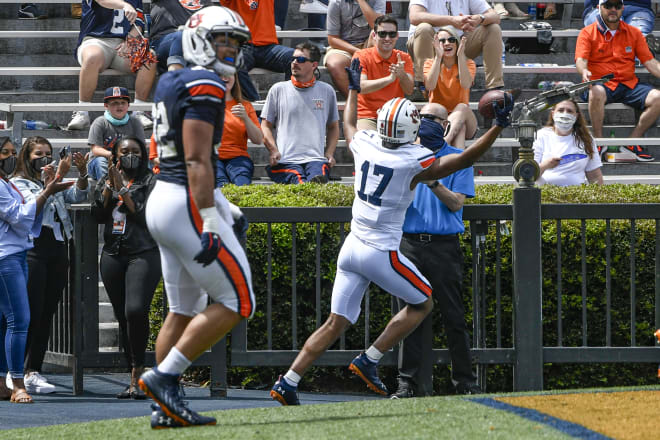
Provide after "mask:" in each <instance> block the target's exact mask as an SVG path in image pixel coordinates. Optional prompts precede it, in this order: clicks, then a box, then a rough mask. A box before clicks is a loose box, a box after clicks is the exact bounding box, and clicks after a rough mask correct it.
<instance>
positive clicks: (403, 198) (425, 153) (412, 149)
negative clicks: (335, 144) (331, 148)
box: [350, 130, 435, 250]
mask: <svg viewBox="0 0 660 440" xmlns="http://www.w3.org/2000/svg"><path fill="white" fill-rule="evenodd" d="M350 148H351V151H352V152H353V158H354V160H355V200H354V201H353V220H352V222H351V233H352V234H354V235H355V236H356V237H357V238H359V239H360V240H362V241H363V242H364V243H366V244H368V245H370V246H373V247H375V248H376V249H381V250H395V249H399V242H400V241H401V235H402V233H403V232H402V229H401V228H402V226H403V220H404V218H405V215H406V209H408V206H409V205H410V203H411V202H412V200H413V196H414V194H415V192H414V191H411V190H410V182H411V181H412V179H413V178H414V177H415V176H416V175H417V174H419V173H420V172H421V171H422V170H424V169H426V168H428V167H429V166H431V164H432V163H433V161H434V160H435V156H434V154H433V152H432V151H431V150H429V149H428V148H426V147H423V146H421V145H417V144H404V145H401V146H400V147H399V148H396V149H389V148H385V147H383V146H382V142H381V139H380V136H378V133H377V132H376V131H373V130H362V131H358V132H357V133H356V134H355V136H354V137H353V141H352V142H351V144H350Z"/></svg>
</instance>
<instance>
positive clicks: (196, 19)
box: [188, 13, 204, 28]
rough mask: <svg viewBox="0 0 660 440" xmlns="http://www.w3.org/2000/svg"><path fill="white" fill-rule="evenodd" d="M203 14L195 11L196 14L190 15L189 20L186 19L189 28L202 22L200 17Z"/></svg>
mask: <svg viewBox="0 0 660 440" xmlns="http://www.w3.org/2000/svg"><path fill="white" fill-rule="evenodd" d="M203 16H204V14H202V13H197V14H195V15H193V16H192V17H190V20H188V27H189V28H196V27H197V26H199V25H200V24H202V17H203Z"/></svg>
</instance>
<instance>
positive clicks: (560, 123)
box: [552, 113, 577, 133]
mask: <svg viewBox="0 0 660 440" xmlns="http://www.w3.org/2000/svg"><path fill="white" fill-rule="evenodd" d="M552 119H553V120H554V121H555V127H557V129H558V130H559V131H561V132H563V133H566V132H568V131H570V130H571V129H572V128H573V126H574V125H575V121H577V116H575V115H572V114H570V113H555V114H554V115H552Z"/></svg>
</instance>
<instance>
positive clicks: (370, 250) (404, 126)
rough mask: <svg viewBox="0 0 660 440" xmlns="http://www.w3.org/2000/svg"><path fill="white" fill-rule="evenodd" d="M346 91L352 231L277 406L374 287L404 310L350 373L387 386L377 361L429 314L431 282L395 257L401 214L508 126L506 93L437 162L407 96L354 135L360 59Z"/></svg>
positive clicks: (291, 399)
mask: <svg viewBox="0 0 660 440" xmlns="http://www.w3.org/2000/svg"><path fill="white" fill-rule="evenodd" d="M346 70H347V72H348V76H349V84H350V86H349V94H348V99H347V101H346V108H345V109H344V135H345V136H346V140H347V142H348V143H349V147H350V149H351V151H352V153H353V156H354V160H355V200H354V201H353V220H352V222H351V233H350V234H349V235H348V237H346V240H345V242H344V244H343V246H342V248H341V250H340V252H339V258H338V260H337V276H336V278H335V283H334V286H333V290H332V300H331V313H330V316H329V317H328V320H327V321H326V322H325V323H324V324H323V325H322V326H321V327H319V328H318V329H317V330H316V331H315V332H314V333H313V334H312V335H311V336H310V337H309V338H308V339H307V341H306V342H305V345H304V346H303V348H302V350H301V351H300V353H299V354H298V356H297V357H296V359H295V360H294V362H293V364H292V365H291V367H290V369H289V371H288V372H287V373H286V374H285V375H284V376H280V377H279V379H278V380H277V382H275V385H273V388H272V390H271V392H270V395H271V397H272V398H273V399H275V400H277V401H278V402H280V403H281V404H282V405H298V404H299V401H298V395H297V388H298V382H299V381H300V379H301V376H302V375H303V374H304V373H305V371H306V370H307V368H308V367H309V366H310V365H311V364H312V362H314V360H315V359H317V358H318V357H319V356H321V355H322V354H323V353H324V352H325V351H326V350H327V349H328V347H330V345H332V344H333V343H334V342H335V341H336V340H337V338H338V337H339V336H340V335H341V333H342V332H344V330H346V328H348V326H349V325H350V324H353V323H355V321H356V320H357V319H358V316H359V314H360V303H361V302H362V298H363V296H364V293H365V291H366V289H367V287H368V286H369V283H371V282H374V283H376V284H377V285H378V286H380V287H381V288H383V289H384V290H386V291H387V292H389V293H390V294H392V295H394V296H396V297H398V298H401V299H403V300H404V301H405V302H406V303H407V304H408V305H407V306H406V307H404V308H403V309H402V310H401V311H400V312H399V313H397V314H396V315H395V316H394V317H393V318H392V319H391V320H390V322H388V324H387V326H386V327H385V330H384V331H383V332H382V333H381V334H380V336H378V338H377V339H376V341H374V343H373V344H372V345H371V347H369V348H368V349H367V350H366V351H365V352H364V353H361V354H360V355H359V356H357V357H356V358H355V359H353V361H352V362H351V364H350V365H349V369H350V370H351V371H353V372H354V373H355V374H357V375H358V376H359V377H360V378H361V379H362V380H364V381H365V382H366V384H367V386H368V387H369V388H370V389H371V390H373V391H375V392H376V393H378V394H382V395H387V394H388V392H387V388H386V387H385V385H384V384H383V382H382V381H381V380H380V378H379V377H378V371H377V365H378V361H379V360H380V359H381V358H382V357H383V355H384V353H385V352H387V351H388V350H390V349H391V348H392V347H393V346H394V344H396V343H398V342H399V341H400V340H401V339H403V338H404V337H405V336H406V335H408V333H410V332H411V331H412V330H414V329H415V328H416V327H417V326H418V325H419V323H420V322H422V320H423V319H424V318H425V317H426V315H427V314H428V313H429V312H430V311H431V308H432V307H433V303H432V301H431V285H430V283H429V282H428V281H427V280H426V279H425V278H424V277H423V276H422V275H421V273H420V272H419V271H418V270H417V268H416V267H415V266H414V265H413V264H412V263H411V262H410V260H408V259H407V258H406V257H405V256H404V255H403V254H401V253H400V252H399V242H400V241H401V235H402V225H403V220H404V217H405V213H406V209H407V208H408V205H410V203H411V201H412V200H413V196H414V190H415V187H416V186H417V184H419V183H426V182H428V183H433V182H435V181H436V180H437V179H440V178H442V177H445V176H448V175H449V174H451V173H453V172H455V171H457V170H459V169H462V168H466V167H468V166H471V165H472V164H473V163H474V162H475V161H476V160H477V159H478V158H479V157H480V156H481V155H482V154H483V153H484V152H485V151H486V150H488V148H490V146H491V145H492V144H493V142H494V141H495V139H496V138H497V136H498V135H499V134H500V132H501V131H502V129H503V128H504V127H506V126H507V125H509V114H510V113H511V109H512V108H513V97H512V96H511V95H510V94H508V93H506V94H505V105H504V106H503V108H500V107H498V106H497V105H494V108H495V113H496V125H494V126H493V127H492V128H491V129H490V130H488V131H487V132H486V133H485V134H484V135H483V136H482V137H481V138H479V139H478V140H477V141H476V142H474V143H473V144H472V145H471V146H470V147H469V148H467V149H466V150H465V151H464V152H463V153H462V154H450V155H446V156H443V157H440V158H438V159H435V157H434V154H433V152H432V151H431V150H429V149H427V148H425V147H423V146H421V145H418V144H413V143H412V142H414V141H415V139H416V138H417V131H418V129H419V121H420V116H419V112H418V110H417V109H416V108H415V105H414V104H413V103H412V102H410V101H408V100H407V99H405V98H394V99H391V100H390V101H388V102H386V103H385V104H384V105H383V107H381V108H380V109H379V111H378V121H377V124H378V131H377V132H376V131H371V130H363V131H358V130H357V128H356V124H357V110H356V107H357V93H358V92H359V90H360V74H361V71H362V68H361V67H360V61H359V60H358V59H353V62H352V63H351V67H350V68H347V69H346Z"/></svg>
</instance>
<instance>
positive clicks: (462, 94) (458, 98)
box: [424, 26, 477, 149]
mask: <svg viewBox="0 0 660 440" xmlns="http://www.w3.org/2000/svg"><path fill="white" fill-rule="evenodd" d="M459 42H460V44H459ZM466 42H467V37H466V36H465V35H463V36H462V37H461V38H460V40H459V38H458V33H457V32H456V29H454V28H453V27H452V26H443V27H441V28H440V30H438V33H436V34H435V37H434V38H433V47H434V49H435V57H434V58H431V59H428V60H426V61H425V62H424V86H425V87H426V90H428V91H429V92H430V93H429V102H436V103H438V104H441V105H442V106H444V107H445V108H446V109H447V110H449V124H450V127H449V129H448V130H447V136H446V141H447V143H449V144H450V145H452V146H454V147H456V148H460V149H464V148H465V139H472V138H473V137H474V135H475V134H476V133H477V118H476V116H475V115H474V113H473V112H472V110H470V87H472V83H473V82H474V76H475V74H476V73H477V65H476V64H475V63H474V61H472V60H470V59H468V58H467V57H466V56H465V46H466Z"/></svg>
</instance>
